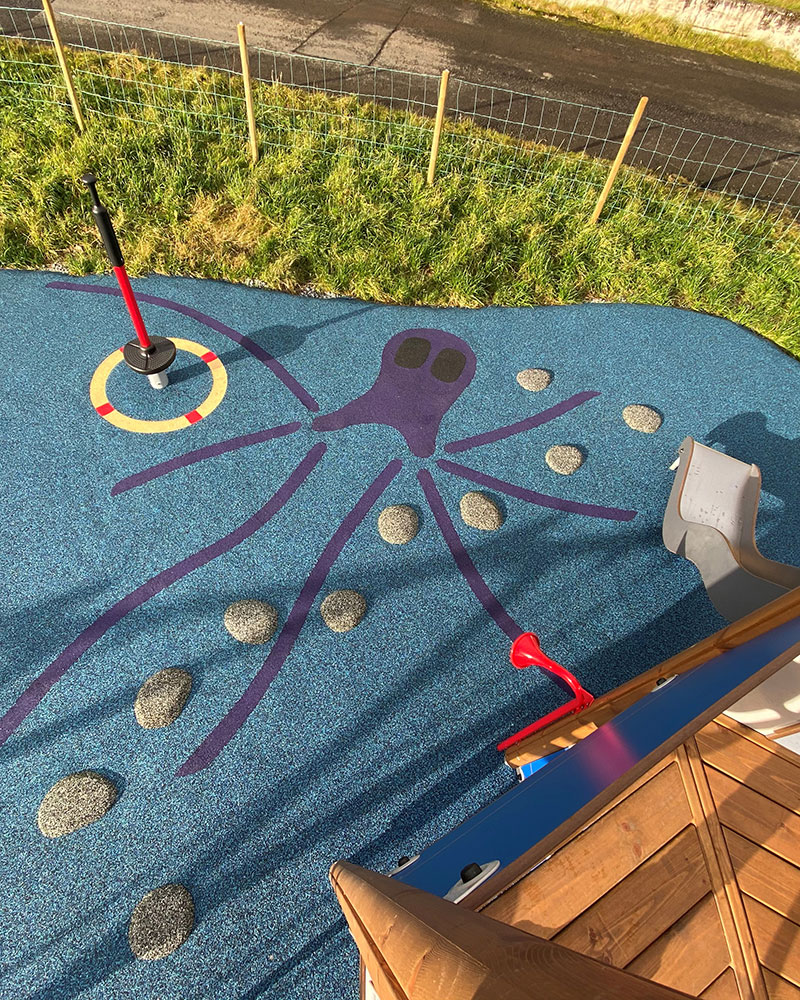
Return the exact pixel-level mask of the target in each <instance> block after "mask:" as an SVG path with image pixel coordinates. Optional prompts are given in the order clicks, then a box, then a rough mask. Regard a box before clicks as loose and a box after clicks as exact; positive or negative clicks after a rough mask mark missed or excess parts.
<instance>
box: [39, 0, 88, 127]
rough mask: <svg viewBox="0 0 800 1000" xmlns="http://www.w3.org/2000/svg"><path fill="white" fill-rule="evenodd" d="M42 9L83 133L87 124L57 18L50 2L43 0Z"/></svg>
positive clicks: (76, 119)
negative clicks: (62, 42)
mask: <svg viewBox="0 0 800 1000" xmlns="http://www.w3.org/2000/svg"><path fill="white" fill-rule="evenodd" d="M42 7H43V9H44V16H45V17H46V18H47V27H48V28H49V29H50V37H51V38H52V39H53V46H54V48H55V50H56V56H57V57H58V64H59V66H60V67H61V73H62V75H63V77H64V83H65V84H66V85H67V95H68V96H69V103H70V104H71V105H72V111H73V114H74V115H75V121H76V122H77V123H78V130H79V131H80V132H83V130H84V129H85V128H86V122H85V121H84V120H83V112H82V111H81V106H80V103H79V101H78V95H77V93H76V92H75V87H74V86H73V84H72V74H71V73H70V71H69V66H68V65H67V57H66V56H65V54H64V46H63V45H62V44H61V36H60V35H59V33H58V25H57V24H56V18H55V14H54V13H53V8H52V6H51V4H50V0H42Z"/></svg>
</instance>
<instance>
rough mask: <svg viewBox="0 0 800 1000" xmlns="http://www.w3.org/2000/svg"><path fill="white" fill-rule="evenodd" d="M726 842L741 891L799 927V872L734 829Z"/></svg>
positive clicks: (799, 870)
mask: <svg viewBox="0 0 800 1000" xmlns="http://www.w3.org/2000/svg"><path fill="white" fill-rule="evenodd" d="M725 839H726V841H727V843H728V851H729V853H730V856H731V861H732V862H733V866H734V869H735V871H736V880H737V882H738V883H739V887H740V888H741V890H742V892H746V893H747V894H748V896H752V897H753V898H754V899H757V900H758V901H759V902H760V903H763V904H764V905H765V906H769V907H770V909H772V910H776V911H777V912H778V913H780V914H782V916H784V917H788V919H789V920H793V921H794V922H795V923H797V924H800V869H798V868H796V867H795V866H794V865H793V864H789V862H787V861H784V860H783V859H781V858H779V857H777V856H776V855H774V854H772V853H771V852H770V851H766V850H764V849H763V848H761V847H760V846H758V845H756V844H754V843H752V842H751V841H749V840H745V839H744V837H740V836H739V834H738V833H734V831H733V830H726V831H725Z"/></svg>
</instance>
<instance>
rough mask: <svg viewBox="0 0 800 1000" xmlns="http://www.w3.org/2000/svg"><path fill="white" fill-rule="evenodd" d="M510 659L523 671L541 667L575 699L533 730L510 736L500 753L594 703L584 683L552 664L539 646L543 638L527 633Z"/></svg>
mask: <svg viewBox="0 0 800 1000" xmlns="http://www.w3.org/2000/svg"><path fill="white" fill-rule="evenodd" d="M509 659H510V660H511V662H512V663H513V664H514V666H515V667H517V668H518V669H520V670H522V669H523V668H525V667H541V668H542V669H543V670H548V671H550V673H551V674H554V675H555V676H556V677H558V678H560V679H561V680H562V681H564V683H565V684H567V685H568V687H569V688H570V690H571V691H572V692H573V693H574V695H575V697H574V698H573V699H572V701H568V702H567V704H566V705H562V706H561V708H557V709H555V710H554V711H552V712H549V713H548V714H547V715H544V716H542V718H541V719H539V720H537V721H536V722H534V723H532V724H531V725H530V726H526V727H525V729H521V730H520V731H519V732H518V733H514V735H513V736H509V737H508V739H506V740H503V742H502V743H498V745H497V749H498V750H506V749H508V747H510V746H513V745H514V744H515V743H519V741H520V740H523V739H525V737H526V736H530V734H531V733H535V732H538V730H540V729H544V727H545V726H549V725H550V723H551V722H556V721H557V720H558V719H563V718H564V717H565V716H567V715H573V714H575V713H576V712H580V711H581V710H582V709H584V708H587V707H588V706H589V705H591V703H592V702H593V701H594V696H593V695H591V694H590V693H589V692H588V691H587V690H586V689H585V688H584V687H582V686H581V682H580V681H579V680H578V678H577V677H576V676H575V674H573V673H570V671H569V670H567V668H566V667H562V666H561V664H560V663H556V661H555V660H551V659H550V657H549V656H547V655H546V654H545V653H544V652H543V651H542V647H541V646H540V645H539V638H538V636H536V635H535V634H534V633H533V632H523V633H522V635H520V636H518V637H517V638H516V639H515V640H514V642H513V643H512V645H511V653H510V654H509Z"/></svg>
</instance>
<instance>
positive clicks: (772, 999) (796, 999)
mask: <svg viewBox="0 0 800 1000" xmlns="http://www.w3.org/2000/svg"><path fill="white" fill-rule="evenodd" d="M764 979H765V981H766V983H767V992H768V993H769V1000H800V989H798V988H797V987H796V986H793V985H792V983H790V982H788V981H787V980H786V979H783V978H782V977H781V976H776V975H775V973H774V972H771V971H770V970H769V969H764Z"/></svg>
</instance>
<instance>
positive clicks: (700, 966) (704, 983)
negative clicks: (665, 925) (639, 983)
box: [625, 893, 730, 996]
mask: <svg viewBox="0 0 800 1000" xmlns="http://www.w3.org/2000/svg"><path fill="white" fill-rule="evenodd" d="M729 965H730V955H729V954H728V946H727V944H726V943H725V935H724V934H723V933H722V925H721V924H720V922H719V914H718V912H717V904H716V903H715V901H714V897H713V896H712V895H711V894H710V893H709V895H707V896H705V897H704V898H703V899H702V900H701V901H700V902H699V903H697V904H696V905H695V906H694V907H693V908H692V909H691V910H690V911H689V912H688V913H687V914H686V915H685V916H683V917H681V919H680V920H679V921H678V922H677V923H676V924H674V925H673V926H672V927H671V928H670V929H669V930H668V931H667V932H666V934H662V935H661V937H660V938H659V939H658V940H657V941H656V942H655V943H654V944H652V945H650V947H649V948H648V949H647V950H646V951H644V952H642V954H641V955H639V957H638V958H635V959H634V960H633V962H631V963H630V965H627V966H626V970H625V971H626V972H634V973H636V975H637V976H644V978H645V979H652V980H653V981H654V982H657V983H661V984H662V985H663V986H669V987H670V988H671V989H674V990H683V991H684V992H685V993H690V994H691V995H692V996H697V995H698V994H699V993H701V992H702V991H703V990H704V989H706V988H707V987H708V986H710V985H711V984H712V983H713V982H714V980H715V979H717V978H718V977H719V976H721V975H722V973H723V972H724V971H725V969H726V968H728V966H729Z"/></svg>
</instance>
